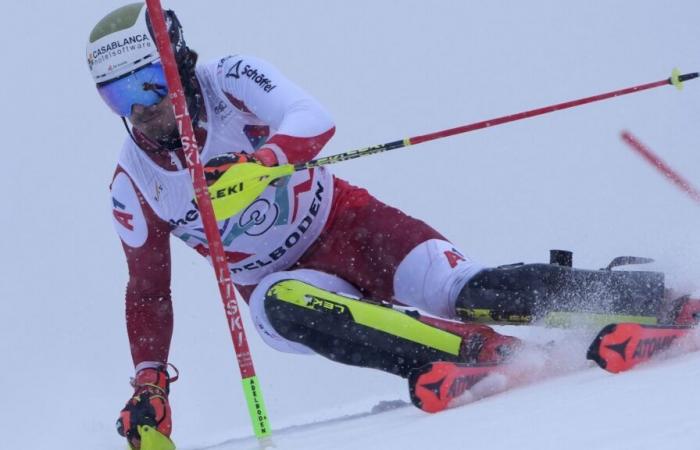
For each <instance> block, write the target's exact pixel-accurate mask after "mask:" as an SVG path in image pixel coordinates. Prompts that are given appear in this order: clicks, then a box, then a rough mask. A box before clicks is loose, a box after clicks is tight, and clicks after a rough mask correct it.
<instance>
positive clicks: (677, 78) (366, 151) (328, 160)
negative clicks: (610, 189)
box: [294, 69, 698, 170]
mask: <svg viewBox="0 0 700 450" xmlns="http://www.w3.org/2000/svg"><path fill="white" fill-rule="evenodd" d="M695 78H698V72H693V73H687V74H684V75H681V73H680V72H679V71H678V69H674V71H673V74H672V75H671V77H669V78H666V79H664V80H659V81H655V82H653V83H647V84H640V85H638V86H632V87H628V88H624V89H619V90H617V91H612V92H606V93H604V94H598V95H593V96H591V97H585V98H581V99H578V100H571V101H568V102H564V103H558V104H556V105H551V106H545V107H543V108H537V109H532V110H530V111H523V112H519V113H516V114H511V115H508V116H502V117H496V118H494V119H489V120H483V121H481V122H476V123H472V124H469V125H463V126H460V127H456V128H449V129H447V130H442V131H436V132H434V133H429V134H424V135H421V136H415V137H410V138H405V139H401V140H398V141H393V142H387V143H386V144H380V145H374V146H372V147H366V148H362V149H358V150H351V151H349V152H345V153H340V154H337V155H331V156H326V157H323V158H318V159H314V160H312V161H309V162H306V163H301V164H295V165H294V170H304V169H310V168H312V167H318V166H325V165H328V164H335V163H339V162H342V161H347V160H349V159H355V158H361V157H363V156H369V155H373V154H375V153H381V152H386V151H389V150H395V149H398V148H403V147H408V146H411V145H416V144H421V143H423V142H428V141H434V140H436V139H442V138H446V137H449V136H454V135H456V134H462V133H468V132H470V131H475V130H480V129H482V128H488V127H493V126H496V125H501V124H504V123H508V122H515V121H518V120H523V119H527V118H528V117H534V116H541V115H543V114H547V113H551V112H554V111H560V110H562V109H568V108H573V107H575V106H580V105H585V104H587V103H593V102H598V101H601V100H606V99H609V98H613V97H619V96H622V95H627V94H634V93H635V92H640V91H645V90H647V89H654V88H657V87H660V86H666V85H673V86H676V88H678V89H682V88H683V82H684V81H689V80H692V79H695Z"/></svg>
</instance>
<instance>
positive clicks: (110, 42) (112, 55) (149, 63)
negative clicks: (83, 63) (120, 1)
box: [87, 2, 197, 117]
mask: <svg viewBox="0 0 700 450" xmlns="http://www.w3.org/2000/svg"><path fill="white" fill-rule="evenodd" d="M164 15H165V23H166V26H167V28H168V35H169V37H170V42H171V44H172V47H173V51H174V53H175V60H176V62H177V65H178V68H179V70H180V76H181V78H182V80H183V84H184V87H185V92H186V94H190V95H192V94H193V88H192V86H190V84H191V83H190V79H191V78H192V77H194V66H195V64H196V61H197V54H196V53H195V52H193V51H191V50H190V49H189V48H188V47H187V45H186V44H185V40H184V37H183V33H182V26H181V25H180V21H179V20H178V19H177V16H176V15H175V13H174V12H173V11H170V10H166V11H164ZM153 36H154V33H153V31H152V28H151V23H150V18H149V17H148V14H147V10H146V4H145V3H144V2H138V3H132V4H129V5H126V6H122V7H121V8H119V9H116V10H114V11H112V12H111V13H109V14H107V15H106V16H105V17H104V18H103V19H102V20H100V21H99V22H98V23H97V25H95V27H94V28H93V30H92V32H91V33H90V38H89V39H88V44H87V61H88V66H89V67H90V73H91V74H92V78H93V80H94V81H95V84H96V85H97V90H98V92H99V93H100V95H101V96H102V98H103V100H104V101H105V102H106V103H107V105H108V106H109V107H110V108H111V109H112V111H114V112H115V113H117V114H118V115H120V116H122V117H127V116H129V115H130V111H131V106H132V105H134V104H137V103H139V104H143V105H147V106H150V105H153V104H155V103H158V102H159V101H160V100H161V99H162V98H163V97H164V96H165V95H167V86H166V82H165V75H164V73H163V68H162V66H161V64H160V56H159V54H158V50H157V47H156V44H155V39H154V37H153Z"/></svg>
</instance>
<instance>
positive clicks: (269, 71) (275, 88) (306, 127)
mask: <svg viewBox="0 0 700 450" xmlns="http://www.w3.org/2000/svg"><path fill="white" fill-rule="evenodd" d="M217 76H218V79H219V82H220V84H221V87H222V90H223V91H224V93H225V94H226V96H227V97H228V99H229V100H230V101H231V103H232V104H233V105H234V106H235V107H237V108H239V109H241V110H243V111H250V112H252V113H253V114H255V115H256V116H257V117H258V118H260V119H261V120H262V121H264V122H265V123H267V124H269V125H270V126H271V127H272V128H274V129H275V130H277V131H276V133H275V134H274V135H273V136H271V137H270V139H268V141H267V142H266V143H265V145H264V146H263V147H262V148H260V149H259V150H258V151H257V152H256V154H257V155H261V154H262V155H265V154H267V155H269V154H270V153H274V155H275V156H276V158H277V161H278V162H280V163H285V162H289V163H293V164H296V163H300V162H305V161H308V160H310V159H313V158H314V157H315V156H316V155H318V153H319V152H320V151H321V149H322V148H323V146H324V145H326V143H327V142H328V141H329V140H330V138H331V137H332V136H333V134H334V133H335V125H334V123H333V119H332V118H331V116H330V114H328V112H326V110H325V109H324V108H323V107H322V106H321V105H320V104H319V103H318V101H316V100H315V99H314V98H313V97H311V96H310V95H309V94H307V93H306V92H304V90H302V89H301V88H300V87H298V86H297V85H295V84H294V83H292V82H291V81H290V80H288V79H287V78H286V77H284V76H283V75H282V74H281V73H280V72H279V70H277V69H276V68H275V67H274V66H272V65H271V64H269V63H267V62H266V61H263V60H261V59H258V58H253V57H249V56H233V57H230V58H228V59H225V60H223V61H222V62H221V63H220V65H219V69H218V72H217Z"/></svg>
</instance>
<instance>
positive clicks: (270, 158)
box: [252, 147, 279, 167]
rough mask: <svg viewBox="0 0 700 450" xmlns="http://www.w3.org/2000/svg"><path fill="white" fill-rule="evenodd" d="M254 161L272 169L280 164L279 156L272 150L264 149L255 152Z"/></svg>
mask: <svg viewBox="0 0 700 450" xmlns="http://www.w3.org/2000/svg"><path fill="white" fill-rule="evenodd" d="M252 156H253V159H255V160H256V161H257V162H259V163H260V164H262V165H263V166H267V167H272V166H276V165H278V164H279V161H278V160H277V155H275V152H274V151H272V149H271V148H268V147H262V148H260V149H258V150H255V151H254V152H253V155H252Z"/></svg>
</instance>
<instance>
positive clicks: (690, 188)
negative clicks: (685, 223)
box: [620, 131, 700, 204]
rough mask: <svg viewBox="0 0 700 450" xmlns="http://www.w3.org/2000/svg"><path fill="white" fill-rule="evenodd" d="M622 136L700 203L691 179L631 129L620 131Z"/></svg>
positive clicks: (698, 193) (672, 181)
mask: <svg viewBox="0 0 700 450" xmlns="http://www.w3.org/2000/svg"><path fill="white" fill-rule="evenodd" d="M620 137H621V138H622V140H623V141H625V143H626V144H627V145H629V146H630V147H631V148H632V150H634V151H635V152H637V153H638V154H639V155H640V156H641V157H642V158H644V160H645V161H647V162H648V163H649V164H651V165H652V166H653V167H654V168H655V169H656V170H658V171H659V172H661V174H662V175H663V176H664V177H665V178H667V179H668V180H669V181H670V182H671V183H673V184H675V185H676V187H678V188H679V189H680V190H682V191H683V192H685V193H686V194H688V196H689V197H690V198H692V199H693V200H694V201H695V203H698V204H700V192H698V190H697V189H695V188H694V187H693V186H692V185H691V184H690V182H689V181H687V180H686V179H685V178H683V177H682V176H681V175H680V174H679V173H678V172H676V171H675V170H673V169H672V168H671V166H669V165H668V164H666V163H665V162H664V161H663V160H662V159H661V158H659V156H658V155H656V154H655V153H654V152H652V151H651V149H650V148H649V147H647V146H646V145H644V144H642V143H641V142H640V141H639V139H637V138H636V137H635V136H633V135H632V133H630V132H629V131H623V132H622V133H620Z"/></svg>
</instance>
